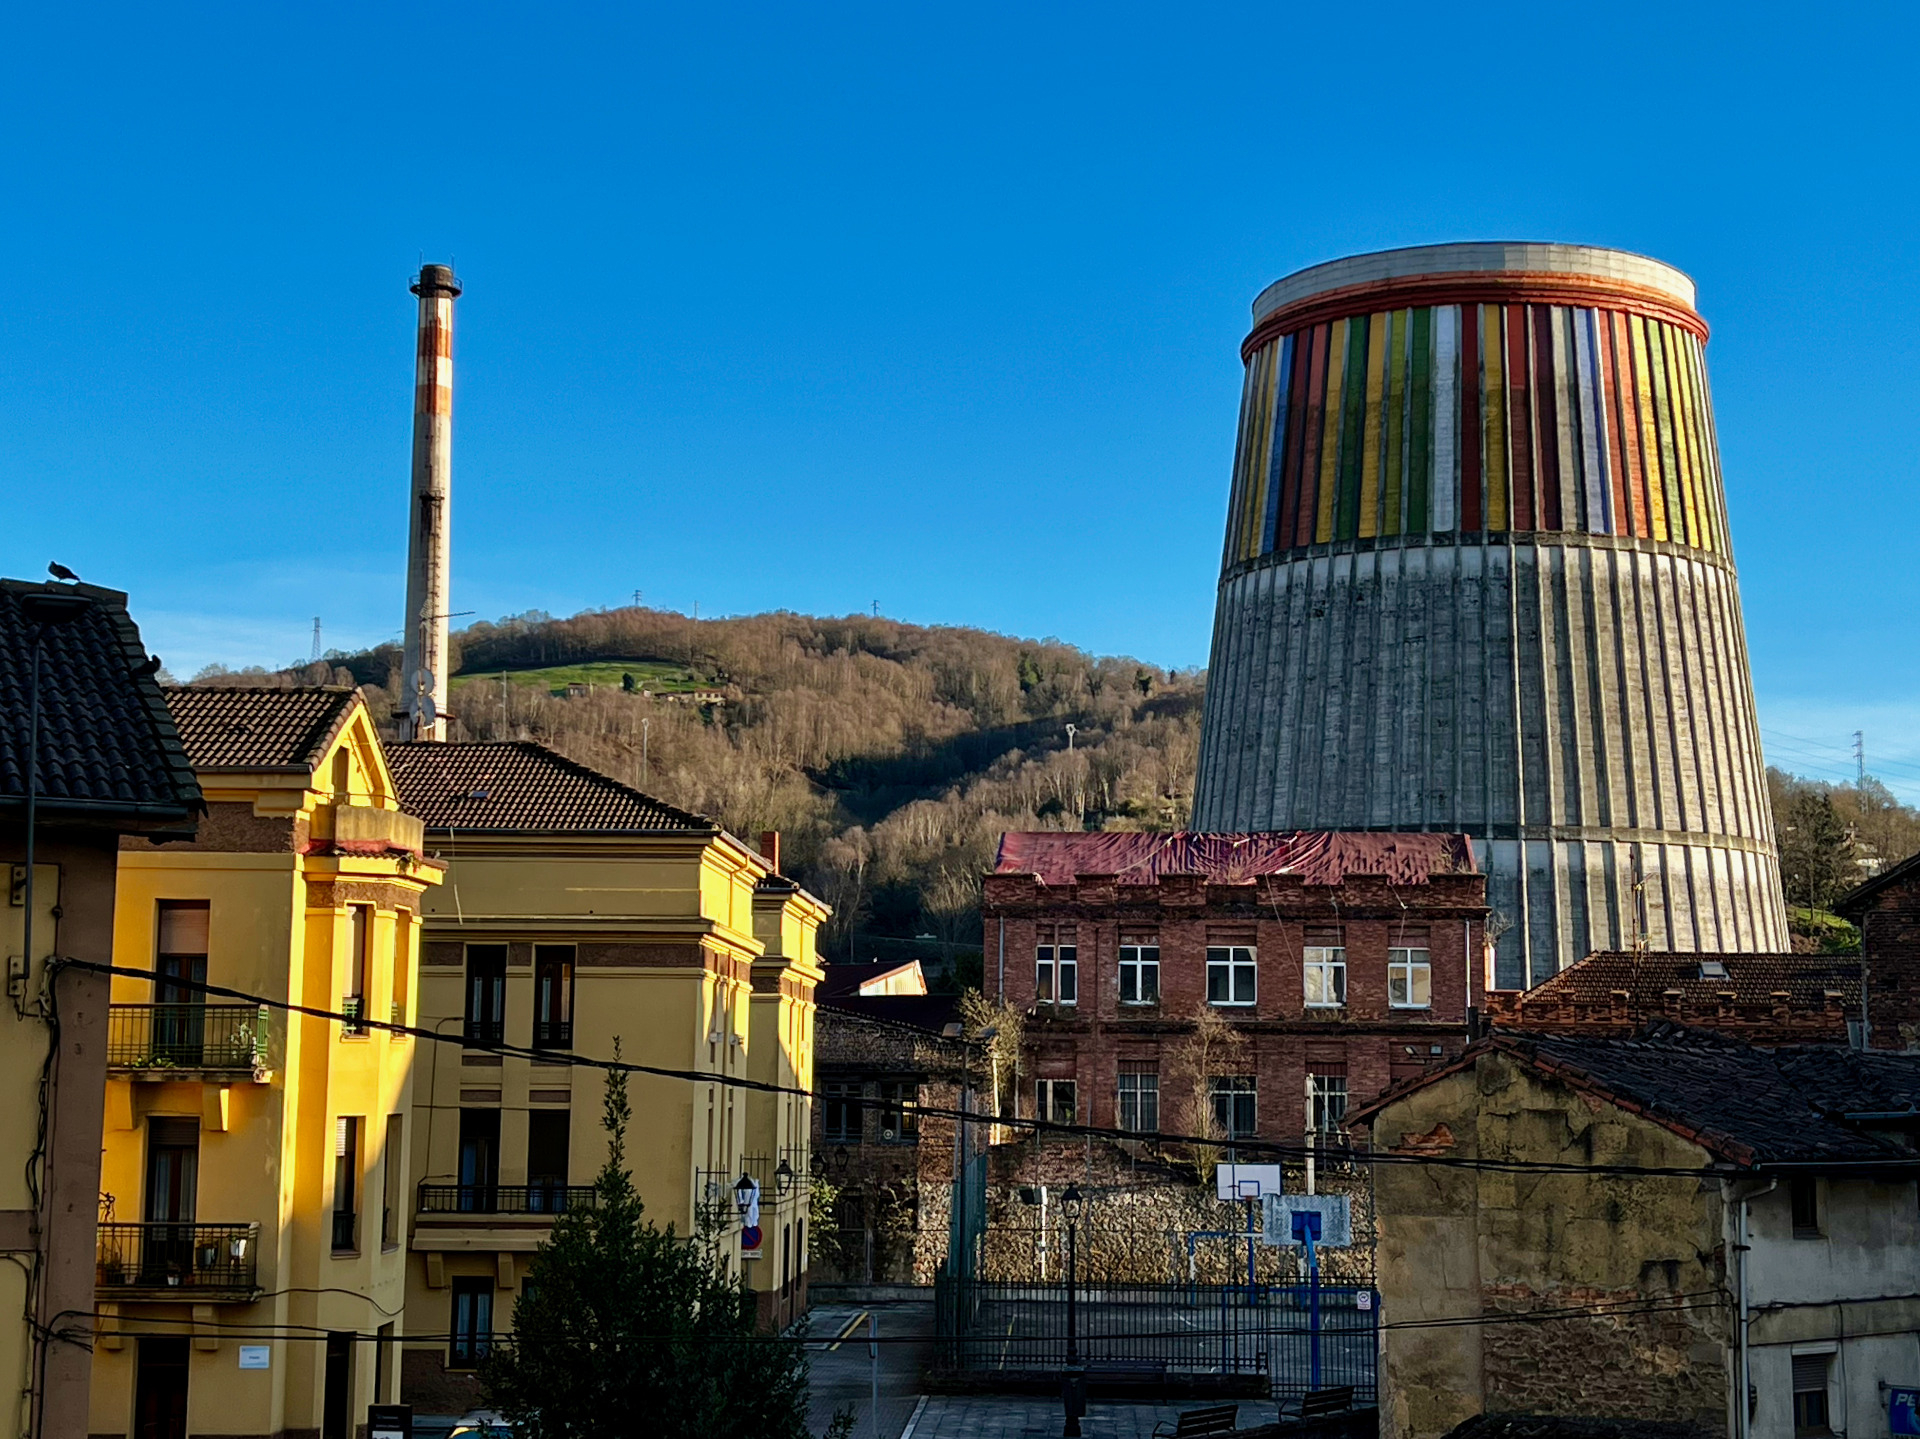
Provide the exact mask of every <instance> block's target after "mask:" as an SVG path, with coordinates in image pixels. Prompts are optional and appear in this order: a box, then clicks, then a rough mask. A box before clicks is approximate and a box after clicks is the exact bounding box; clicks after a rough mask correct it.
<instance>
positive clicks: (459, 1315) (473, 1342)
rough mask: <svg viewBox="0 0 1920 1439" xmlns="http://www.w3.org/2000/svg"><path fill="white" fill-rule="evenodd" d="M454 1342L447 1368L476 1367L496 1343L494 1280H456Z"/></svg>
mask: <svg viewBox="0 0 1920 1439" xmlns="http://www.w3.org/2000/svg"><path fill="white" fill-rule="evenodd" d="M448 1329H449V1331H450V1333H451V1334H452V1336H453V1342H452V1343H451V1344H449V1345H448V1346H447V1368H449V1369H474V1368H477V1367H479V1364H480V1361H481V1360H482V1359H484V1358H485V1357H486V1354H487V1351H488V1350H489V1349H490V1348H492V1347H493V1345H492V1340H493V1280H492V1279H491V1278H483V1279H456V1280H454V1281H453V1323H452V1324H450V1325H449V1326H448Z"/></svg>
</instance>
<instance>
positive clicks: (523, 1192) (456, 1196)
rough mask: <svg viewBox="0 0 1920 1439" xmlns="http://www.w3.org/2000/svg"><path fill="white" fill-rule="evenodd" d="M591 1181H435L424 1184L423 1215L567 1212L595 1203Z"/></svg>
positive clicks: (421, 1195)
mask: <svg viewBox="0 0 1920 1439" xmlns="http://www.w3.org/2000/svg"><path fill="white" fill-rule="evenodd" d="M593 1202H594V1190H593V1186H592V1185H591V1184H434V1183H432V1182H431V1181H429V1182H427V1183H423V1184H422V1185H421V1186H420V1212H421V1213H422V1214H564V1213H565V1212H566V1211H567V1210H569V1209H588V1208H591V1207H592V1206H593Z"/></svg>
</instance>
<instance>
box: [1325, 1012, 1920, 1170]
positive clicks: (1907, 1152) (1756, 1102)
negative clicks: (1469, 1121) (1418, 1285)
mask: <svg viewBox="0 0 1920 1439" xmlns="http://www.w3.org/2000/svg"><path fill="white" fill-rule="evenodd" d="M1489 1051H1498V1052H1502V1053H1505V1054H1508V1055H1510V1056H1511V1057H1513V1058H1514V1059H1515V1060H1516V1061H1518V1062H1519V1063H1521V1064H1523V1065H1525V1066H1527V1067H1528V1068H1530V1069H1532V1070H1534V1071H1535V1072H1536V1073H1539V1074H1541V1075H1542V1076H1544V1077H1546V1078H1549V1079H1552V1080H1557V1081H1559V1082H1561V1083H1564V1084H1567V1085H1569V1086H1570V1087H1572V1088H1574V1089H1576V1090H1579V1091H1582V1092H1584V1093H1588V1094H1592V1095H1596V1096H1598V1097H1602V1098H1604V1099H1606V1100H1608V1101H1609V1102H1611V1103H1613V1104H1616V1105H1618V1106H1619V1107H1620V1108H1622V1109H1625V1110H1628V1111H1629V1112H1633V1113H1638V1114H1642V1115H1644V1116H1646V1117H1647V1118H1648V1119H1651V1120H1653V1121H1654V1122H1656V1123H1659V1124H1662V1125H1664V1126H1665V1127H1666V1128H1668V1129H1671V1130H1673V1131H1675V1132H1676V1133H1679V1134H1682V1135H1684V1136H1686V1137H1687V1138H1689V1139H1691V1140H1692V1141H1693V1142H1695V1143H1696V1144H1699V1145H1700V1146H1701V1147H1702V1148H1704V1149H1705V1150H1707V1151H1708V1152H1709V1153H1710V1154H1713V1155H1714V1156H1716V1157H1717V1158H1720V1159H1722V1160H1726V1161H1729V1162H1731V1163H1734V1164H1739V1165H1750V1166H1762V1167H1764V1166H1767V1165H1772V1164H1785V1165H1800V1164H1815V1165H1818V1164H1866V1165H1871V1164H1885V1163H1890V1162H1892V1163H1909V1164H1910V1163H1912V1162H1913V1160H1914V1158H1915V1154H1914V1150H1913V1149H1912V1147H1911V1146H1910V1145H1909V1144H1907V1143H1904V1142H1902V1141H1900V1140H1898V1139H1895V1138H1889V1137H1886V1136H1885V1134H1884V1132H1880V1133H1876V1132H1872V1131H1873V1130H1874V1128H1875V1127H1874V1126H1872V1125H1869V1124H1867V1123H1865V1122H1863V1121H1859V1120H1849V1119H1848V1117H1847V1116H1849V1115H1860V1114H1863V1113H1876V1114H1887V1113H1894V1112H1905V1111H1907V1110H1908V1109H1911V1108H1913V1100H1914V1099H1915V1098H1920V1055H1905V1054H1879V1053H1876V1054H1868V1055H1863V1054H1861V1053H1860V1052H1859V1051H1857V1050H1849V1049H1843V1048H1840V1047H1838V1046H1823V1045H1790V1046H1785V1047H1782V1048H1780V1049H1762V1048H1760V1047H1758V1046H1756V1045H1751V1044H1745V1043H1742V1042H1741V1041H1739V1040H1737V1039H1728V1038H1724V1037H1722V1036H1719V1035H1715V1034H1710V1033H1707V1032H1705V1031H1703V1030H1698V1029H1690V1028H1687V1027H1685V1026H1681V1025H1675V1024H1667V1023H1661V1022H1656V1023H1654V1024H1651V1025H1648V1026H1647V1027H1646V1028H1645V1029H1643V1030H1642V1031H1641V1032H1640V1033H1639V1034H1637V1035H1635V1036H1633V1037H1632V1038H1625V1039H1623V1038H1611V1037H1589V1036H1586V1035H1576V1034H1496V1035H1494V1036H1493V1037H1492V1038H1491V1039H1486V1040H1481V1041H1480V1042H1479V1043H1477V1044H1475V1045H1473V1046H1472V1047H1471V1048H1469V1049H1468V1050H1467V1051H1466V1053H1465V1054H1464V1055H1462V1056H1461V1058H1460V1059H1459V1060H1457V1061H1455V1062H1454V1063H1453V1064H1450V1065H1448V1066H1446V1067H1445V1068H1444V1069H1440V1070H1434V1071H1432V1072H1430V1073H1428V1074H1426V1075H1423V1076H1421V1078H1419V1079H1417V1080H1414V1081H1411V1082H1409V1083H1407V1084H1405V1085H1399V1086H1396V1087H1395V1088H1394V1089H1392V1090H1390V1091H1388V1093H1387V1094H1385V1095H1382V1096H1381V1097H1380V1098H1379V1099H1376V1100H1374V1101H1372V1102H1370V1103H1369V1104H1367V1105H1365V1106H1364V1107H1362V1108H1361V1109H1359V1110H1356V1111H1355V1112H1354V1113H1353V1115H1352V1116H1350V1121H1351V1122H1362V1123H1363V1122H1366V1121H1367V1120H1368V1119H1370V1118H1371V1117H1372V1116H1373V1115H1375V1114H1377V1113H1378V1112H1379V1111H1380V1110H1381V1109H1383V1108H1385V1107H1386V1106H1387V1105H1389V1104H1392V1103H1395V1102H1397V1101H1398V1100H1399V1099H1400V1098H1401V1097H1403V1096H1404V1095H1406V1094H1409V1093H1411V1092H1413V1091H1414V1090H1417V1089H1421V1088H1424V1087H1425V1086H1427V1085H1429V1084H1433V1083H1435V1082H1437V1081H1438V1080H1440V1079H1441V1078H1443V1077H1445V1076H1446V1075H1449V1074H1453V1073H1456V1072H1458V1071H1459V1070H1461V1069H1462V1068H1466V1067H1468V1066H1471V1065H1473V1064H1475V1063H1476V1062H1477V1061H1478V1059H1479V1058H1480V1056H1482V1055H1484V1054H1486V1053H1488V1052H1489ZM1914 1123H1915V1124H1920V1109H1914Z"/></svg>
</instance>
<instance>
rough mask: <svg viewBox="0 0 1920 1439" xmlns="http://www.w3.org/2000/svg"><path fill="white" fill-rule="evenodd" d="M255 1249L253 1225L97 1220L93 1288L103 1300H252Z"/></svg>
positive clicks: (256, 1238) (256, 1237)
mask: <svg viewBox="0 0 1920 1439" xmlns="http://www.w3.org/2000/svg"><path fill="white" fill-rule="evenodd" d="M259 1248H260V1226H259V1225H258V1224H191V1223H186V1222H184V1221H183V1222H179V1223H170V1222H161V1223H155V1224H102V1225H101V1226H100V1239H99V1247H98V1250H97V1253H96V1259H95V1267H94V1292H95V1293H96V1294H97V1295H98V1296H99V1297H100V1298H101V1299H108V1300H118V1299H182V1300H193V1301H196V1302H219V1301H226V1302H228V1303H236V1302H247V1301H251V1300H252V1299H253V1297H254V1296H255V1295H256V1294H257V1293H258V1292H259V1286H258V1285H257V1284H256V1283H255V1282H254V1261H255V1258H256V1257H257V1254H258V1251H259Z"/></svg>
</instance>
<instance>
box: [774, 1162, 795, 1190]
mask: <svg viewBox="0 0 1920 1439" xmlns="http://www.w3.org/2000/svg"><path fill="white" fill-rule="evenodd" d="M793 1181H794V1173H793V1166H792V1165H791V1164H789V1163H787V1156H786V1155H784V1154H783V1155H781V1156H780V1163H779V1165H778V1166H777V1167H776V1168H775V1169H774V1171H773V1190H774V1193H776V1194H778V1195H779V1196H780V1197H781V1198H782V1199H785V1198H786V1197H787V1196H788V1195H789V1194H791V1193H793Z"/></svg>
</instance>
